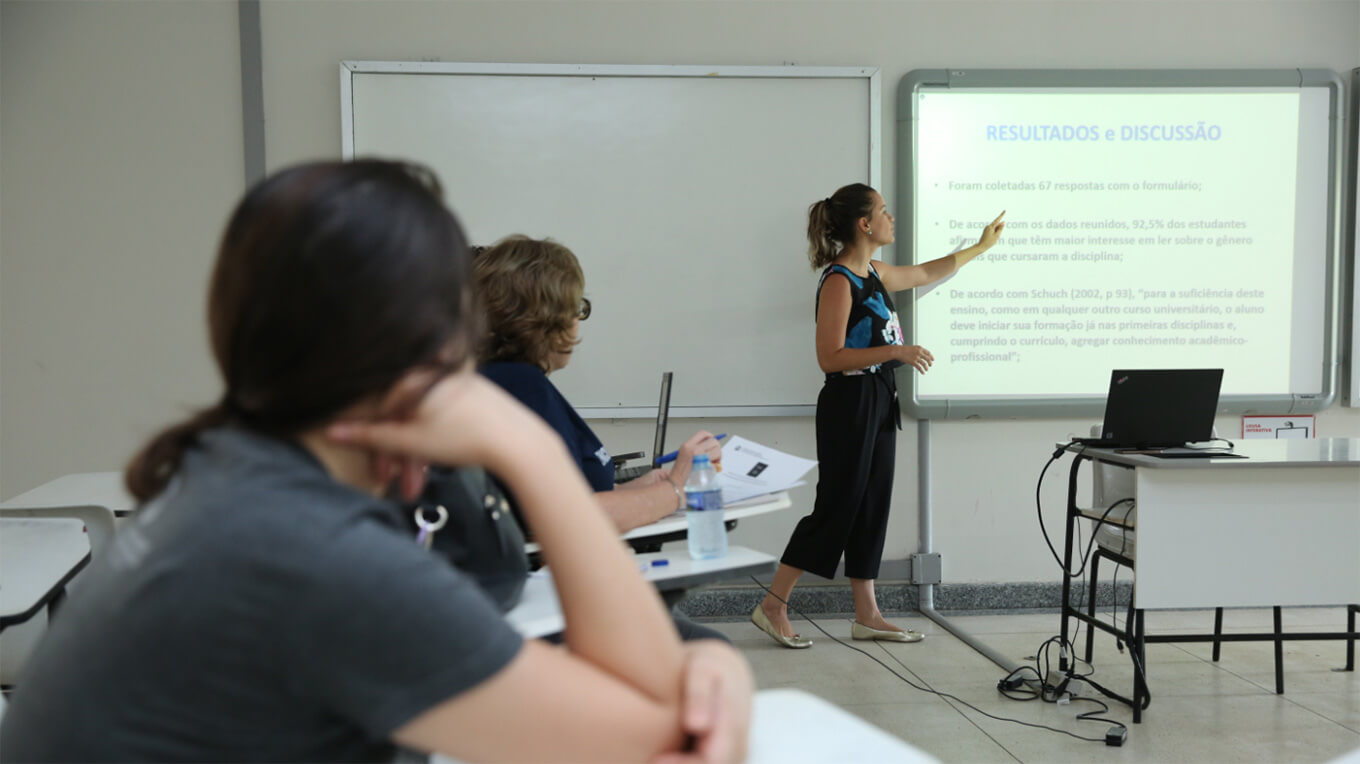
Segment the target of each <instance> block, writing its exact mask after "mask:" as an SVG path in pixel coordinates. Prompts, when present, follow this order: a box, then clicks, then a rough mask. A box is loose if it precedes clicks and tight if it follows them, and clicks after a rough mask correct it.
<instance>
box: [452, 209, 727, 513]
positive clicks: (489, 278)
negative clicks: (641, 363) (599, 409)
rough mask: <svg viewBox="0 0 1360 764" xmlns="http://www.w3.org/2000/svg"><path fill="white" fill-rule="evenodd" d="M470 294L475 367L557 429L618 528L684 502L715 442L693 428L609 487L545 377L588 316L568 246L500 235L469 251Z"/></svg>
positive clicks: (598, 449)
mask: <svg viewBox="0 0 1360 764" xmlns="http://www.w3.org/2000/svg"><path fill="white" fill-rule="evenodd" d="M473 270H474V279H475V283H476V288H477V294H478V296H479V298H480V300H481V303H482V307H483V309H484V311H485V312H486V320H487V329H488V334H487V340H486V343H485V347H484V348H483V349H482V351H481V354H480V355H481V358H482V366H481V372H482V374H484V375H485V376H486V377H487V378H488V379H490V380H491V381H492V382H495V383H496V384H497V385H500V386H501V387H502V388H504V389H505V390H506V392H508V393H510V394H511V395H513V396H514V397H515V398H517V399H518V400H519V401H520V403H523V404H524V405H526V406H528V407H529V408H530V409H532V410H533V411H535V412H537V413H538V415H539V416H541V417H543V419H544V420H545V421H546V422H547V423H548V424H549V425H550V426H552V428H553V429H554V430H556V431H557V434H558V435H561V436H562V440H563V441H565V442H566V444H567V449H568V451H570V452H571V455H572V457H573V458H574V459H575V460H576V463H577V466H579V467H580V468H581V472H582V474H584V475H585V477H586V480H587V481H588V482H589V483H590V487H591V488H593V489H594V490H595V492H596V493H595V498H596V500H597V501H598V502H599V503H600V505H601V506H602V507H604V510H605V512H606V513H607V514H608V515H609V517H610V519H611V520H613V522H614V525H615V527H617V528H618V529H619V532H620V533H623V532H627V531H629V530H632V529H633V528H637V527H638V526H642V525H646V524H648V523H652V522H655V521H657V520H659V519H661V518H663V517H665V516H666V515H669V514H671V513H672V512H675V511H676V510H677V509H680V508H682V507H683V506H684V501H685V498H684V496H685V494H684V489H683V486H684V485H685V479H686V478H687V477H689V470H690V465H691V463H692V462H693V458H694V456H695V455H696V454H707V455H708V457H709V459H710V460H712V461H713V462H714V463H715V464H716V463H719V462H721V460H722V450H721V446H720V445H719V444H718V441H717V439H716V438H714V437H713V435H712V434H711V433H709V432H706V431H704V430H700V431H699V432H696V433H695V434H694V435H692V436H691V437H690V438H689V439H688V440H686V441H685V442H684V444H682V445H681V446H680V455H679V458H677V459H676V460H675V465H674V466H673V467H671V468H670V469H655V470H652V471H651V472H649V473H647V474H645V475H643V476H642V477H640V478H637V479H636V480H633V481H630V482H628V483H625V484H623V485H620V486H618V487H616V486H615V485H614V465H613V461H612V459H611V457H610V455H609V451H608V450H607V449H605V447H604V445H603V444H602V443H601V442H600V439H599V437H597V436H596V435H595V433H594V432H593V431H592V430H591V429H590V426H589V425H587V424H586V423H585V421H584V420H582V419H581V417H580V416H579V415H578V414H577V413H576V411H575V409H573V408H572V406H571V404H570V403H568V402H567V399H566V398H565V397H563V396H562V393H560V392H558V390H557V387H556V386H554V385H553V383H552V382H551V381H550V380H549V379H548V376H549V375H550V374H552V373H553V372H555V371H557V370H559V369H561V368H563V367H565V366H566V365H567V363H568V362H569V361H570V360H571V354H572V350H573V349H574V348H575V347H576V345H577V343H579V342H580V339H579V333H580V327H581V322H582V321H584V320H586V319H587V318H589V317H590V301H589V300H586V299H585V297H584V293H585V275H584V274H583V273H582V272H581V264H580V263H579V262H577V260H576V255H574V254H572V251H571V250H570V249H567V248H566V247H564V246H562V245H561V244H558V243H557V242H555V241H552V240H550V239H531V238H529V237H527V236H520V235H514V236H508V237H506V238H504V239H502V240H501V241H499V242H497V243H496V244H494V245H492V246H490V247H487V248H485V249H483V250H481V251H480V252H479V253H477V254H475V255H474V260H473Z"/></svg>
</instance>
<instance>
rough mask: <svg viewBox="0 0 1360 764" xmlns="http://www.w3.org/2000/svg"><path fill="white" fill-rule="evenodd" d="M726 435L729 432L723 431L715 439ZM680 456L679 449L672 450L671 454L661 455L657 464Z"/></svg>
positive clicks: (668, 462) (667, 462)
mask: <svg viewBox="0 0 1360 764" xmlns="http://www.w3.org/2000/svg"><path fill="white" fill-rule="evenodd" d="M726 437H727V433H723V434H722V435H718V436H716V437H715V438H714V440H722V439H723V438H726ZM679 456H680V452H679V451H678V450H677V451H672V452H670V453H669V454H666V455H665V456H663V457H661V458H660V459H657V460H656V463H657V466H660V465H662V464H670V463H671V462H673V461H675V460H676V458H677V457H679Z"/></svg>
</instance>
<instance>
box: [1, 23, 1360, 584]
mask: <svg viewBox="0 0 1360 764" xmlns="http://www.w3.org/2000/svg"><path fill="white" fill-rule="evenodd" d="M262 28H263V64H264V91H265V92H264V95H265V116H266V135H265V139H266V149H267V158H268V166H269V167H270V169H275V168H278V167H281V166H283V165H286V164H290V163H292V162H296V161H300V160H304V159H310V158H317V157H336V156H338V155H339V152H340V127H339V114H340V106H339V74H338V66H337V64H338V62H339V61H340V60H342V59H370V60H383V59H399V60H402V59H404V60H421V59H437V60H445V61H489V62H539V63H608V64H730V65H744V64H750V65H758V64H759V65H768V64H784V63H794V64H800V65H808V66H810V65H828V66H854V65H869V66H877V67H880V68H881V69H882V73H883V84H884V88H883V90H884V93H883V95H884V125H883V134H884V135H885V136H892V135H893V131H892V115H893V114H894V113H895V105H896V104H895V90H896V83H897V81H898V80H899V79H900V78H901V76H902V75H903V74H904V73H905V72H907V71H909V70H911V69H915V68H927V67H934V68H938V67H956V66H968V67H994V68H1004V67H1030V68H1033V67H1060V68H1076V67H1090V68H1121V67H1125V68H1161V67H1166V68H1186V67H1205V68H1289V67H1300V66H1302V67H1323V68H1329V69H1334V70H1337V71H1340V72H1347V71H1349V70H1350V69H1352V68H1354V67H1356V66H1360V0H1330V1H1325V2H1321V1H1318V2H1314V1H1311V0H1273V1H1262V2H1226V1H1224V0H1186V1H1184V2H1165V3H1163V2H1150V1H1145V0H1081V1H1079V2H1029V1H1026V0H950V1H948V2H908V1H906V0H899V1H895V2H857V1H855V0H839V1H832V0H827V1H826V2H781V1H778V0H726V1H725V2H703V1H701V0H630V1H629V2H580V1H578V0H547V1H543V2H515V1H511V0H501V1H500V2H413V3H407V2H383V3H376V2H327V1H325V0H272V1H271V0H266V2H264V4H263V8H262ZM0 34H2V35H3V38H2V40H0V73H2V76H3V79H2V80H0V115H2V116H0V118H2V121H0V497H7V496H12V495H14V494H16V493H19V492H21V491H23V490H26V489H28V488H31V487H33V486H35V485H38V484H40V483H42V482H45V481H47V480H50V479H52V478H53V477H56V476H59V475H61V474H64V473H68V472H78V471H90V470H104V469H115V468H118V467H119V466H121V465H122V463H123V462H124V461H125V460H126V459H127V457H128V456H129V455H130V452H131V450H132V449H133V448H135V446H136V445H137V444H138V443H139V441H140V440H141V439H142V438H143V437H145V436H146V435H148V434H149V433H150V432H151V431H152V430H153V428H154V427H155V426H156V425H157V424H159V423H163V422H166V421H168V420H169V419H170V418H173V417H175V416H178V415H180V414H181V413H182V412H183V411H185V410H187V409H188V407H190V406H192V405H195V404H201V403H207V402H209V401H211V400H212V399H214V398H215V397H216V396H217V395H218V394H219V392H220V389H219V387H218V384H217V382H216V380H215V378H214V376H213V373H212V366H211V363H210V362H209V360H208V358H207V354H206V342H205V332H204V327H203V293H204V287H205V283H206V278H207V269H208V267H209V263H210V260H211V257H212V252H213V246H214V240H215V237H216V235H217V233H218V232H219V230H220V227H221V225H222V223H223V220H224V218H225V215H226V213H227V211H228V209H229V207H230V205H231V203H232V201H233V200H234V198H235V197H237V196H238V195H239V194H240V193H241V191H242V181H241V176H242V175H241V163H242V150H241V128H240V125H241V113H240V109H241V94H240V80H239V54H238V51H237V47H236V46H237V21H236V6H235V4H234V3H231V2H221V1H207V2H193V3H190V2H167V3H160V2H124V1H123V0H106V1H105V2H101V3H87V2H61V1H60V0H59V1H57V2H41V3H30V2H22V1H20V0H5V2H3V3H0ZM894 149H895V147H894V146H893V145H892V142H891V140H887V141H886V142H885V146H884V159H885V165H884V176H885V177H886V178H888V179H889V183H890V182H891V180H890V179H891V178H892V176H893V173H892V172H891V171H890V168H891V167H892V166H893V165H892V163H893V162H894V161H895V151H894ZM810 150H811V149H810ZM796 159H797V158H796V157H793V158H791V161H796ZM883 190H884V192H885V194H886V196H888V198H889V199H890V200H891V199H892V198H893V196H894V190H895V189H893V188H892V187H891V185H888V186H887V187H885V188H884V189H883ZM507 204H513V200H507ZM568 244H570V242H568ZM789 257H790V263H791V264H792V266H791V267H802V265H801V263H802V253H801V252H791V253H789ZM812 288H813V284H812V282H811V279H809V284H808V299H809V301H810V300H811V298H812ZM585 329H586V333H585V341H586V342H589V341H590V335H589V324H588V323H587V325H586V327H585ZM811 345H812V336H811V326H809V331H808V352H809V353H811V352H812V349H811ZM561 373H562V374H563V375H569V374H571V373H572V370H571V369H570V368H568V369H566V370H564V371H563V372H561ZM594 424H595V426H596V427H597V429H598V431H599V432H600V435H601V436H602V438H603V439H604V440H605V443H606V445H607V446H609V447H610V448H611V449H613V450H616V451H631V450H636V449H638V448H642V447H644V446H645V445H646V444H648V443H649V442H650V440H651V436H650V429H651V425H650V423H647V422H633V421H618V422H610V421H603V422H596V423H594ZM697 425H702V426H705V427H708V428H710V429H713V430H714V431H727V432H739V433H741V434H743V435H745V436H747V437H749V438H752V439H754V440H757V441H760V442H764V443H768V444H770V445H773V446H776V447H779V448H783V449H785V450H789V451H793V452H795V453H799V454H803V455H807V456H812V455H813V454H814V450H815V449H814V447H813V438H812V423H811V421H810V420H805V419H759V420H740V421H706V422H687V421H678V422H674V423H673V425H672V433H673V434H674V435H673V438H672V440H673V441H675V440H678V439H679V438H681V437H683V436H684V435H685V434H686V433H687V431H689V430H690V429H692V428H693V427H694V426H697ZM1089 425H1090V421H1089V420H1038V421H1035V420H1031V421H965V422H951V423H936V424H934V425H932V430H933V447H932V458H933V460H934V470H933V478H934V485H935V492H934V501H935V508H936V512H935V542H936V548H937V551H940V552H941V553H942V554H943V555H944V576H945V579H946V580H947V581H956V582H962V581H984V582H990V581H1029V580H1054V579H1056V578H1057V575H1056V571H1055V568H1054V566H1053V563H1052V561H1051V560H1050V559H1049V558H1048V553H1047V550H1046V549H1045V548H1044V546H1043V542H1042V540H1041V538H1040V537H1039V534H1038V529H1037V527H1036V524H1035V521H1034V506H1033V495H1034V483H1035V479H1036V478H1037V476H1038V472H1039V469H1040V468H1041V467H1042V466H1043V463H1044V461H1045V459H1046V458H1047V455H1048V453H1049V451H1050V449H1051V444H1052V443H1053V442H1054V441H1056V440H1061V439H1064V438H1065V437H1066V436H1068V435H1069V434H1074V433H1084V432H1085V431H1086V429H1087V428H1088V427H1089ZM1239 427H1240V423H1239V421H1238V420H1237V418H1235V417H1234V418H1225V419H1223V420H1221V421H1220V422H1219V429H1220V431H1221V432H1223V433H1224V434H1226V435H1229V436H1235V435H1236V434H1237V433H1238V430H1239ZM1318 430H1319V433H1320V434H1321V435H1323V436H1360V410H1357V409H1342V408H1339V407H1333V408H1331V409H1329V410H1327V411H1325V412H1323V413H1322V414H1321V415H1320V416H1319V417H1318ZM1064 466H1065V463H1064ZM1064 472H1065V469H1059V470H1057V471H1053V470H1050V476H1049V478H1048V480H1047V482H1046V484H1045V491H1044V495H1045V501H1046V506H1049V507H1050V508H1051V509H1052V513H1051V515H1050V516H1051V518H1052V519H1053V521H1054V522H1057V520H1058V518H1059V515H1058V510H1059V507H1060V501H1061V493H1062V490H1061V489H1062V486H1063V483H1064V480H1065V475H1064V474H1061V473H1064ZM794 498H795V509H794V510H793V511H790V512H785V513H781V515H780V516H777V517H773V518H767V519H761V520H753V521H750V522H747V523H744V524H743V525H742V526H741V527H740V528H738V529H737V531H736V533H735V534H734V538H733V541H734V542H735V543H740V544H745V545H748V546H752V547H756V548H760V549H764V550H766V551H770V552H772V553H778V552H779V551H780V550H781V549H782V546H783V543H784V541H785V540H786V539H787V535H788V532H789V531H790V530H791V528H792V526H793V524H794V523H795V522H796V521H797V514H798V513H799V512H800V511H805V510H806V509H807V508H808V507H809V506H810V504H811V500H812V491H811V488H810V487H809V488H805V489H800V490H798V491H796V492H795V495H794ZM916 509H917V500H916V439H915V436H914V425H913V424H912V423H910V422H908V427H907V430H906V431H905V432H904V433H903V434H902V437H901V438H900V440H899V448H898V468H897V487H896V495H895V500H894V509H893V512H894V516H893V521H892V524H891V527H890V529H889V541H888V545H887V549H886V555H885V556H886V557H887V558H889V559H894V558H902V557H906V556H907V555H909V554H910V553H911V552H913V551H915V549H916V546H917V539H916Z"/></svg>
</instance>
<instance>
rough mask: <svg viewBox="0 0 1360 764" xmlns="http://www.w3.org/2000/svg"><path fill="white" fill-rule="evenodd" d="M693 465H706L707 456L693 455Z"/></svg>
mask: <svg viewBox="0 0 1360 764" xmlns="http://www.w3.org/2000/svg"><path fill="white" fill-rule="evenodd" d="M694 463H695V464H708V454H695V455H694Z"/></svg>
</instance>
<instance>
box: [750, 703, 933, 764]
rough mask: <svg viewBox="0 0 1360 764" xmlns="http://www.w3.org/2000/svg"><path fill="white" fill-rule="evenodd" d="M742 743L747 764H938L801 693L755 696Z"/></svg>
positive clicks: (843, 711) (837, 708) (844, 712)
mask: <svg viewBox="0 0 1360 764" xmlns="http://www.w3.org/2000/svg"><path fill="white" fill-rule="evenodd" d="M747 742H748V743H749V747H748V748H747V756H746V761H747V764H756V763H757V762H759V763H760V764H764V763H765V762H771V763H772V764H773V763H774V762H780V763H781V764H783V763H786V762H800V761H802V762H837V761H839V762H893V764H924V763H925V762H936V761H939V760H938V759H936V758H935V757H933V756H931V755H930V754H928V753H926V752H925V751H922V750H920V749H918V748H915V747H913V746H912V745H911V744H909V743H907V742H905V741H903V740H900V739H898V738H896V737H893V736H892V735H890V734H889V733H887V732H884V731H883V730H881V729H879V728H878V727H875V726H874V725H872V724H870V723H869V722H866V721H864V720H863V719H861V718H859V717H858V716H855V715H854V714H852V713H850V712H848V711H846V710H845V709H843V708H841V707H840V706H837V705H835V704H833V703H829V702H827V701H825V700H822V699H821V698H819V697H817V696H816V695H813V694H812V693H808V692H803V691H802V690H791V689H783V690H761V691H760V692H758V693H756V697H755V704H754V707H753V708H752V709H751V736H750V737H749V738H748V741H747Z"/></svg>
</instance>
